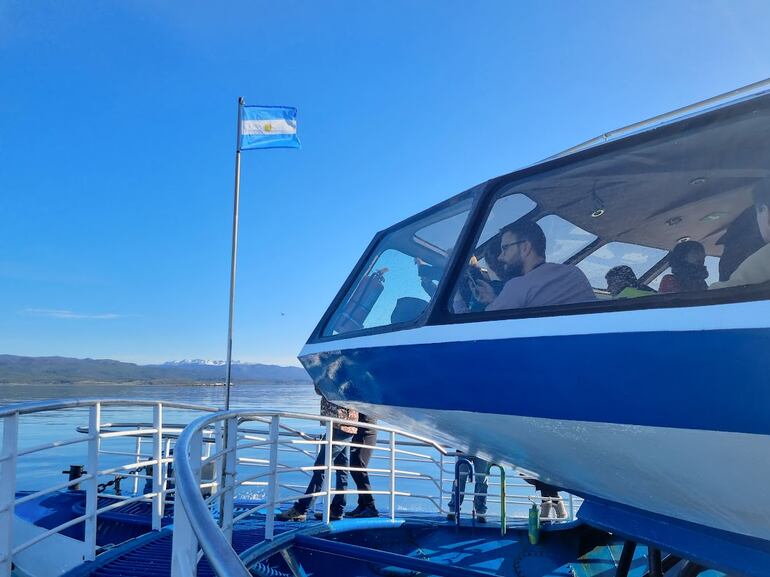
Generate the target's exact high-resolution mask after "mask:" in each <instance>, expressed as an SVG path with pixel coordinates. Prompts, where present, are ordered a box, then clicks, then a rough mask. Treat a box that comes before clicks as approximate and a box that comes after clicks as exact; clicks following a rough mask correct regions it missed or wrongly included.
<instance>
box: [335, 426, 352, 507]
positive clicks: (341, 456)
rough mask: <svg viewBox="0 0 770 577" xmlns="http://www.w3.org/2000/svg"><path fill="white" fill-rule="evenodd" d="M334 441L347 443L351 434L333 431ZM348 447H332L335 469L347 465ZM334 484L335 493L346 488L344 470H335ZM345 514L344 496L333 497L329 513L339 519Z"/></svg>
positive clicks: (346, 477) (345, 473) (346, 476)
mask: <svg viewBox="0 0 770 577" xmlns="http://www.w3.org/2000/svg"><path fill="white" fill-rule="evenodd" d="M332 438H333V439H334V440H335V441H341V442H346V443H349V442H350V440H351V439H352V438H353V434H352V433H345V432H343V431H341V430H339V429H335V430H334V436H333V437H332ZM349 450H350V447H348V446H347V445H334V446H333V449H332V456H333V458H334V466H335V467H347V466H348V463H349V459H348V454H349ZM334 476H335V484H334V488H335V489H336V490H337V491H344V490H345V489H347V488H348V472H347V471H346V470H344V469H337V470H336V471H335V474H334ZM344 512H345V495H341V494H337V495H334V498H333V499H332V504H331V513H332V515H333V516H335V517H341V516H342V514H343V513H344Z"/></svg>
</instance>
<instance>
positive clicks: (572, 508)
mask: <svg viewBox="0 0 770 577" xmlns="http://www.w3.org/2000/svg"><path fill="white" fill-rule="evenodd" d="M569 520H570V521H574V520H575V502H574V501H573V499H572V493H569Z"/></svg>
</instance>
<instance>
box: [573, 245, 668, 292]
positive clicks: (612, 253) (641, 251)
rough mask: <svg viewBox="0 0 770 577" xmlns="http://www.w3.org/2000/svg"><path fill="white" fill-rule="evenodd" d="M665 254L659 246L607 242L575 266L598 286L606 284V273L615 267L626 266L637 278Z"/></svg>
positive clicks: (593, 284) (592, 284)
mask: <svg viewBox="0 0 770 577" xmlns="http://www.w3.org/2000/svg"><path fill="white" fill-rule="evenodd" d="M665 256H666V251H665V250H662V249H659V248H654V247H650V246H642V245H640V244H631V243H627V242H609V243H607V244H604V245H602V246H600V247H599V248H598V249H596V250H595V251H594V252H592V253H591V254H589V255H588V256H587V257H586V258H584V259H583V260H581V261H580V262H578V263H577V267H578V268H579V269H580V270H581V271H583V274H585V275H586V277H587V278H588V282H590V283H591V286H592V287H597V288H600V287H604V286H606V284H607V273H608V272H609V271H610V270H612V269H613V268H615V267H619V266H627V267H629V268H630V269H631V270H632V271H633V272H634V274H635V275H636V277H637V278H639V277H641V276H642V275H643V274H644V273H645V272H647V271H648V270H650V268H651V267H652V266H653V265H654V264H656V263H658V262H660V260H661V259H663V257H665ZM669 272H670V271H669ZM661 277H662V275H661Z"/></svg>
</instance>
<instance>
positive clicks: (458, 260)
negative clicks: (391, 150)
mask: <svg viewBox="0 0 770 577" xmlns="http://www.w3.org/2000/svg"><path fill="white" fill-rule="evenodd" d="M767 86H768V83H767V82H766V81H765V82H763V83H758V84H755V85H752V86H751V87H749V89H748V90H745V91H736V92H733V93H730V94H728V95H727V97H726V98H715V99H709V101H706V102H704V103H700V104H699V105H694V106H692V107H688V108H685V109H682V110H679V111H675V112H674V113H671V114H667V115H664V116H662V117H658V118H655V119H652V120H651V121H647V122H645V123H640V124H637V125H634V126H632V127H630V128H629V129H628V130H621V131H618V132H615V133H609V134H607V135H603V136H602V137H600V138H598V139H594V140H593V141H590V142H589V143H587V144H586V145H583V146H578V147H576V148H574V149H570V150H569V151H567V152H565V153H563V154H559V155H557V156H555V157H552V158H550V159H547V160H545V161H543V162H540V163H537V164H535V165H533V166H529V167H526V168H524V169H522V170H517V171H515V172H512V173H510V174H506V175H504V176H501V177H498V178H494V179H492V180H489V181H487V182H484V183H482V184H480V185H478V186H475V187H473V188H471V189H469V190H467V191H465V192H463V193H461V194H458V195H456V196H453V197H451V198H450V199H448V200H446V201H444V202H441V203H440V204H438V205H436V206H434V207H432V208H429V209H427V210H425V211H423V212H421V213H419V214H417V215H414V216H412V217H410V218H407V219H406V220H404V221H402V222H400V223H398V224H395V225H394V226H392V227H390V228H387V229H385V230H383V231H381V232H380V233H378V234H377V235H376V236H375V237H374V238H373V240H372V241H371V243H370V245H369V246H368V248H367V249H366V251H365V252H364V254H363V255H362V257H361V258H360V260H359V262H358V263H357V265H356V267H355V269H354V270H353V271H352V272H351V273H350V275H349V277H348V278H347V280H346V281H345V283H344V285H343V286H342V288H341V289H340V291H339V293H338V294H337V296H336V298H335V299H334V301H333V302H332V303H331V305H330V307H329V308H328V310H327V312H326V313H325V314H324V316H323V318H322V319H321V321H320V322H319V324H318V325H317V327H316V329H315V330H314V332H313V333H312V335H311V337H310V339H309V340H308V342H307V344H306V345H305V347H304V348H303V350H302V352H301V354H300V359H301V361H302V363H303V365H304V366H305V368H306V369H307V371H308V372H309V373H310V375H311V376H312V377H313V380H314V382H315V384H316V386H317V387H318V388H319V389H320V390H321V391H322V393H323V394H324V395H325V396H326V397H327V398H329V399H331V400H333V401H334V402H339V403H342V404H345V405H347V406H352V407H354V408H356V409H358V410H360V411H362V412H364V413H366V414H371V415H376V416H377V417H379V418H382V419H385V420H386V421H388V422H398V423H400V424H401V425H402V426H404V427H406V428H408V429H409V430H414V431H416V432H419V433H421V434H425V435H431V436H434V437H435V438H437V439H438V440H439V441H440V442H445V443H447V444H449V445H451V446H456V447H460V448H462V449H463V450H465V451H468V452H469V453H471V454H476V455H480V456H483V457H484V458H487V459H491V460H494V461H501V462H509V463H515V464H516V465H517V466H518V467H520V468H521V469H522V470H525V471H527V472H528V474H530V475H532V476H533V477H534V478H536V479H539V480H540V481H541V482H542V483H547V484H548V485H552V486H555V487H559V488H561V489H564V490H568V491H569V492H571V493H574V494H576V495H580V496H581V497H582V498H584V499H585V502H584V504H583V505H582V507H581V509H580V512H579V515H578V516H579V518H580V519H582V520H583V521H584V522H585V523H587V524H589V525H590V526H592V527H595V528H599V529H602V530H604V531H608V532H611V533H612V534H614V535H622V536H624V538H626V539H627V540H628V541H629V542H635V543H645V544H647V545H649V546H651V547H657V548H659V549H662V550H664V551H669V552H671V553H673V554H676V555H678V556H681V557H684V558H687V559H692V560H694V561H697V562H698V563H700V564H702V565H703V566H705V567H714V568H719V569H721V570H723V571H727V572H735V573H737V574H742V575H768V574H770V489H769V488H768V485H767V483H766V478H767V477H768V475H770V462H769V461H768V460H767V458H766V455H767V454H768V452H769V451H770V436H768V434H770V425H769V424H770V389H768V387H767V374H768V369H770V367H769V366H768V362H770V361H768V359H770V356H768V354H767V353H768V351H770V321H769V320H768V319H770V314H769V313H770V302H769V301H768V299H769V298H770V288H769V285H768V283H767V282H764V281H768V280H770V278H765V277H762V276H761V275H760V277H758V278H757V277H756V275H755V277H754V280H744V281H741V278H742V276H741V275H742V274H743V272H742V271H744V269H747V268H748V267H749V265H750V263H751V262H756V261H752V259H756V258H757V257H755V254H756V255H759V256H761V255H762V254H767V251H766V250H764V249H763V247H764V246H766V245H765V243H766V242H770V236H769V235H768V232H767V230H762V229H763V226H762V225H764V228H765V229H766V228H767V226H768V225H767V219H766V216H767V211H768V201H767V200H766V195H767V190H768V188H770V187H769V186H768V179H769V178H770V169H769V168H768V163H767V159H768V158H769V157H770V139H768V136H770V93H768V91H767ZM763 194H764V195H765V196H764V197H762V195H763ZM763 198H764V199H765V200H763ZM755 200H756V209H755ZM763 202H764V205H763V204H762V203H763ZM758 219H759V220H758ZM763 219H764V220H763ZM538 231H539V232H538ZM543 237H544V238H543ZM543 245H544V246H543ZM763 250H764V252H763ZM683 255H684V257H683ZM692 255H694V256H692ZM685 261H688V262H685ZM689 261H692V262H689ZM744 262H746V263H747V264H746V265H743V263H744ZM683 263H684V264H683ZM742 266H743V268H741V267H742ZM754 266H756V265H754ZM688 267H689V268H688ZM685 269H686V271H685ZM720 269H721V270H720ZM765 269H767V265H765ZM629 273H630V274H629ZM720 273H721V278H720ZM530 274H532V276H531V277H530V276H529V275H530ZM608 275H609V276H608ZM613 275H621V276H626V277H628V278H629V279H630V280H629V281H628V283H627V284H626V285H625V286H623V287H621V288H623V289H624V290H625V289H630V293H629V292H626V295H625V296H627V295H628V294H631V295H632V297H633V298H623V297H624V295H622V294H616V293H615V292H614V291H613V290H612V288H613V287H611V286H610V285H609V284H608V278H610V277H613ZM688 275H689V276H688ZM613 278H614V277H613ZM684 278H687V279H688V281H687V282H684V281H682V282H681V283H680V282H679V281H678V280H676V279H684ZM530 279H540V280H530ZM690 280H692V283H690ZM718 281H722V282H721V283H719V282H718ZM549 283H550V284H549ZM479 287H481V288H479ZM586 287H588V288H586Z"/></svg>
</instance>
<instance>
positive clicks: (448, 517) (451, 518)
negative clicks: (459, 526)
mask: <svg viewBox="0 0 770 577" xmlns="http://www.w3.org/2000/svg"><path fill="white" fill-rule="evenodd" d="M446 520H447V521H454V520H455V514H454V513H447V514H446Z"/></svg>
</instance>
